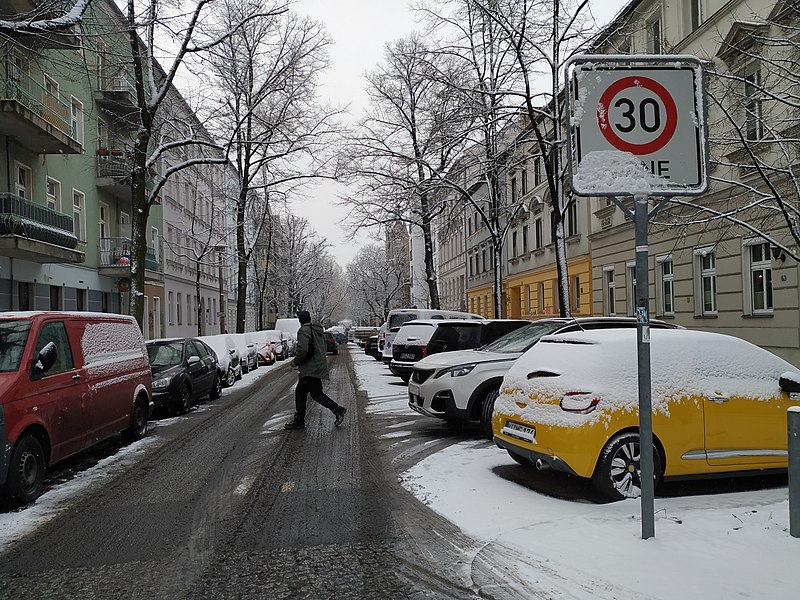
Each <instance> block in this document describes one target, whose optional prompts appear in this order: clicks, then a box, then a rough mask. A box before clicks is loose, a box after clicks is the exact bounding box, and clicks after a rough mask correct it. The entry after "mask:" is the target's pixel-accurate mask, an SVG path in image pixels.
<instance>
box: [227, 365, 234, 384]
mask: <svg viewBox="0 0 800 600" xmlns="http://www.w3.org/2000/svg"><path fill="white" fill-rule="evenodd" d="M234 383H236V373H235V372H234V370H233V367H228V373H227V374H226V375H225V385H226V386H227V387H231V386H232V385H233V384H234Z"/></svg>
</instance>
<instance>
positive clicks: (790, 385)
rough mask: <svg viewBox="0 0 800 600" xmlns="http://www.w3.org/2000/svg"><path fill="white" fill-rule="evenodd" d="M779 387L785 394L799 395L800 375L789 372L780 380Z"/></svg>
mask: <svg viewBox="0 0 800 600" xmlns="http://www.w3.org/2000/svg"><path fill="white" fill-rule="evenodd" d="M778 385H779V386H780V387H781V389H782V390H783V391H784V392H789V393H794V394H796V393H799V392H800V374H799V373H793V372H792V371H787V372H786V373H784V374H783V375H781V377H780V379H778Z"/></svg>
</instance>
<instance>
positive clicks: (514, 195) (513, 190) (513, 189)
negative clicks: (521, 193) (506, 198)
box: [511, 177, 517, 206]
mask: <svg viewBox="0 0 800 600" xmlns="http://www.w3.org/2000/svg"><path fill="white" fill-rule="evenodd" d="M516 205H517V178H516V177H512V178H511V206H516Z"/></svg>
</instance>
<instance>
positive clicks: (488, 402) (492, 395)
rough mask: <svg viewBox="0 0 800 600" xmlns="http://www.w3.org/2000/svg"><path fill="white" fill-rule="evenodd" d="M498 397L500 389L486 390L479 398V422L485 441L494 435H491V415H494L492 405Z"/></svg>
mask: <svg viewBox="0 0 800 600" xmlns="http://www.w3.org/2000/svg"><path fill="white" fill-rule="evenodd" d="M499 395H500V388H493V389H491V390H488V391H487V392H486V393H485V394H484V395H483V398H481V412H480V422H481V433H482V434H483V437H485V438H487V439H490V440H491V439H492V438H493V437H494V435H493V434H492V414H493V413H494V403H495V400H497V397H498V396H499Z"/></svg>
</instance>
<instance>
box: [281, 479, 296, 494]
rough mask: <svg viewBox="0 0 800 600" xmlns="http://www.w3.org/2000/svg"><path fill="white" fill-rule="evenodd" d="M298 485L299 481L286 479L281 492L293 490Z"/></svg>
mask: <svg viewBox="0 0 800 600" xmlns="http://www.w3.org/2000/svg"><path fill="white" fill-rule="evenodd" d="M296 487H297V483H296V482H294V481H286V482H284V484H283V485H282V486H281V492H293V491H294V490H295V488H296Z"/></svg>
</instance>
